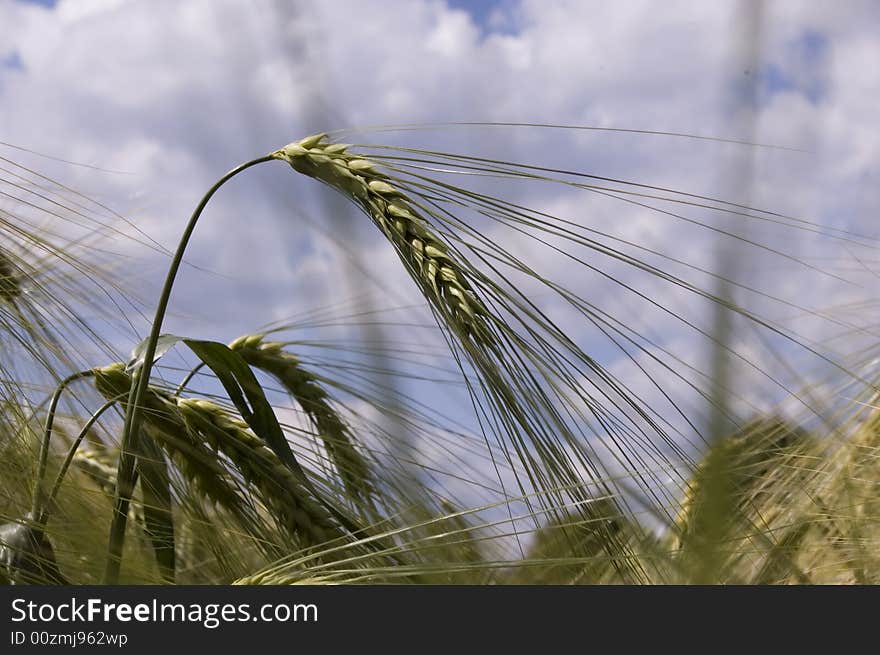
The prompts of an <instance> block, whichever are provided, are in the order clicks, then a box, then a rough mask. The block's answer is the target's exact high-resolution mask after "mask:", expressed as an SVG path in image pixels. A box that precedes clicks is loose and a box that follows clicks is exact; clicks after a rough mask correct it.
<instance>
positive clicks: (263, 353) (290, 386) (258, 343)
mask: <svg viewBox="0 0 880 655" xmlns="http://www.w3.org/2000/svg"><path fill="white" fill-rule="evenodd" d="M229 347H230V348H231V349H232V350H235V351H236V352H238V354H240V355H241V356H242V358H243V359H244V360H245V361H246V362H247V363H248V364H249V365H250V366H253V367H255V368H258V369H260V370H262V371H265V372H266V373H268V374H270V375H272V376H273V377H275V378H276V379H277V380H278V381H279V382H280V383H281V384H282V385H283V386H284V388H285V389H286V390H287V392H288V393H289V394H290V395H291V396H292V397H293V399H294V400H296V402H297V403H299V405H300V407H302V409H303V411H304V412H305V413H306V414H307V415H308V416H309V418H310V419H311V421H312V423H313V424H314V426H315V429H316V431H317V433H318V435H319V436H320V437H321V439H322V441H323V442H324V446H325V447H326V449H327V453H328V455H329V456H330V458H331V460H332V461H333V463H334V465H335V466H336V469H337V471H339V475H340V477H341V478H342V482H343V484H344V485H345V489H346V491H347V492H348V494H349V495H350V496H352V497H354V498H357V499H359V500H364V501H366V500H368V499H369V498H370V497H371V495H372V493H373V487H372V484H371V481H370V477H371V476H370V469H369V466H368V465H367V462H366V460H365V459H364V458H363V456H362V455H361V454H360V453H359V452H358V451H357V449H356V448H355V446H354V443H353V442H352V437H351V434H350V431H349V428H348V426H347V425H346V423H345V421H344V420H343V419H342V417H341V416H340V415H339V413H338V412H337V411H336V410H335V409H334V408H333V406H332V405H331V404H330V400H329V397H328V396H327V392H326V391H325V390H324V388H323V387H322V386H321V385H320V383H319V381H318V377H317V376H316V375H314V374H313V373H311V372H309V371H307V370H306V369H304V368H303V367H302V365H301V363H300V360H299V358H298V357H296V355H294V354H292V353H289V352H285V350H284V346H283V344H281V343H276V342H269V341H264V340H263V335H247V336H243V337H240V338H238V339H236V340H235V341H233V342H232V343H231V344H229Z"/></svg>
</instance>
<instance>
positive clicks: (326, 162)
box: [272, 134, 488, 338]
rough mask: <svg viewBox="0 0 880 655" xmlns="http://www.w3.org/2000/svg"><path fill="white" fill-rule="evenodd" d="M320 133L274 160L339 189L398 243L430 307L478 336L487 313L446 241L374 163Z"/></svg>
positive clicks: (282, 151) (284, 150)
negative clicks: (432, 306) (285, 163)
mask: <svg viewBox="0 0 880 655" xmlns="http://www.w3.org/2000/svg"><path fill="white" fill-rule="evenodd" d="M325 138H326V135H325V134H316V135H314V136H310V137H307V138H305V139H302V140H301V141H296V142H294V143H291V144H288V145H287V146H285V147H283V148H281V149H280V150H277V151H276V152H274V153H272V156H273V157H275V158H276V159H281V160H283V161H286V162H288V163H289V164H290V165H291V166H293V168H294V169H295V170H296V171H298V172H300V173H302V174H304V175H308V176H309V177H312V178H315V179H317V180H320V181H321V182H324V183H325V184H328V185H329V186H331V187H333V188H334V189H336V190H338V191H340V192H341V193H342V194H343V195H345V196H347V197H349V198H350V199H351V200H352V201H354V202H355V203H356V204H357V205H358V206H359V207H360V208H361V209H362V210H363V211H364V212H365V213H366V214H367V216H369V217H370V218H371V219H372V220H373V222H374V223H375V224H376V226H377V227H378V228H379V229H380V230H382V233H383V234H384V235H385V236H386V237H387V238H388V240H389V241H391V243H392V244H393V245H394V247H395V248H396V249H397V252H398V253H399V255H400V257H401V259H402V260H403V261H404V263H405V264H406V266H407V267H408V268H409V270H410V271H411V273H413V276H414V277H415V279H416V280H417V281H418V283H419V284H420V286H422V288H423V289H424V290H425V292H426V295H427V296H428V298H429V299H430V300H431V301H432V304H433V305H434V306H435V307H436V308H437V309H438V310H439V311H440V312H441V313H442V314H443V315H444V317H445V318H447V319H448V320H449V323H450V325H451V326H453V328H455V329H456V331H458V332H459V333H460V335H461V336H462V337H465V338H466V337H468V336H472V335H473V336H480V334H482V333H484V332H485V330H486V329H487V326H486V325H485V324H484V323H483V319H484V318H485V317H486V316H488V312H487V311H486V309H485V308H484V306H483V304H482V303H481V302H480V300H479V299H478V298H477V296H476V295H475V294H474V292H473V289H472V288H471V285H470V284H469V283H468V280H467V278H468V276H467V273H466V271H465V269H464V268H463V267H462V266H461V264H460V263H459V262H458V261H456V259H455V256H454V254H453V253H451V252H450V251H449V248H448V247H447V246H446V245H445V244H444V243H443V240H442V239H441V238H440V237H439V236H437V235H436V234H435V233H434V232H432V230H431V228H430V226H429V225H428V223H427V221H425V220H424V218H422V217H421V216H419V213H418V211H417V209H416V208H415V206H414V204H413V203H412V201H411V200H410V199H409V198H408V197H407V195H406V194H405V193H403V192H402V191H401V190H400V189H398V188H397V187H395V186H393V185H392V184H391V183H390V178H389V177H388V176H387V175H385V174H384V173H382V172H381V171H380V170H378V168H377V165H376V163H375V162H373V161H371V160H369V159H366V158H362V157H359V156H356V155H353V154H350V153H348V152H346V149H347V147H348V146H346V145H344V144H338V143H329V142H327V141H325Z"/></svg>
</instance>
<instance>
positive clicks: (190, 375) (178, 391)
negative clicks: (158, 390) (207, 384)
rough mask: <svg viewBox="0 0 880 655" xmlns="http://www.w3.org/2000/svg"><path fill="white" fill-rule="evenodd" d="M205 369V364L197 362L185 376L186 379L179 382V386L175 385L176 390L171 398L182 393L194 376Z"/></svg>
mask: <svg viewBox="0 0 880 655" xmlns="http://www.w3.org/2000/svg"><path fill="white" fill-rule="evenodd" d="M204 367H205V362H199V363H198V364H197V365H196V366H195V367H193V369H192V370H191V371H190V372H189V373H187V374H186V377H185V378H183V380H181V382H180V384H178V385H177V388H176V389H175V390H174V393H173V394H172V395H173V396H179V395H180V394H182V393H183V390H184V389H186V385H188V384H189V383H190V380H192V379H193V378H194V377H195V376H196V375H198V373H199V371H201V370H202V369H203V368H204Z"/></svg>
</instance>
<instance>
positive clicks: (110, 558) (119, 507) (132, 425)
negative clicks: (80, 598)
mask: <svg viewBox="0 0 880 655" xmlns="http://www.w3.org/2000/svg"><path fill="white" fill-rule="evenodd" d="M273 159H275V158H274V157H273V156H272V155H265V156H263V157H259V158H258V159H253V160H251V161H249V162H246V163H244V164H241V165H240V166H237V167H235V168H233V169H232V170H231V171H229V172H228V173H226V175H224V176H223V177H221V178H220V179H219V180H217V181H216V182H215V183H214V185H213V186H212V187H211V188H210V189H208V192H207V193H206V194H205V195H204V196H203V197H202V199H201V201H199V204H198V206H197V207H196V209H195V211H193V214H192V216H191V217H190V219H189V223H187V225H186V228H185V229H184V231H183V234H182V235H181V237H180V242H179V243H178V244H177V251H176V252H175V253H174V257H173V258H172V260H171V265H170V266H169V268H168V273H167V275H166V277H165V284H164V286H163V287H162V293H161V295H160V296H159V303H158V305H157V306H156V315H155V317H154V318H153V324H152V326H151V330H150V336H149V337H148V339H147V344H146V348H145V351H144V362H143V365H142V366H141V367H140V368H139V369H138V370H136V371H135V372H134V373H133V375H132V384H131V391H130V393H129V395H128V402H127V406H126V411H125V424H124V426H123V428H122V439H121V443H120V456H119V468H118V470H117V474H116V498H115V500H114V507H113V521H112V524H111V526H110V539H109V543H108V545H107V567H106V569H105V570H104V583H105V584H117V582H118V581H119V568H120V566H121V564H122V545H123V542H124V540H125V524H126V519H127V518H128V503H129V500H130V498H131V493H132V490H133V487H134V485H133V484H132V476H133V475H134V455H133V453H134V452H137V448H136V445H137V444H136V443H135V442H136V440H137V439H138V435H139V433H140V419H141V417H140V405H141V402H142V401H143V399H144V396H145V394H146V392H147V386H148V384H149V381H150V372H151V370H152V367H153V358H154V357H155V356H156V345H157V343H158V341H159V335H160V334H161V332H162V322H163V320H164V319H165V312H166V310H167V309H168V301H169V300H170V298H171V289H172V287H173V286H174V280H175V278H176V277H177V271H178V269H179V268H180V264H181V262H182V261H183V254H184V252H185V251H186V246H187V244H188V243H189V239H190V237H191V236H192V233H193V230H194V229H195V227H196V223H198V221H199V217H200V216H201V215H202V211H203V210H204V209H205V206H206V205H207V204H208V201H209V200H210V199H211V197H212V196H213V195H214V194H215V193H216V192H217V190H218V189H219V188H220V187H221V186H223V185H224V184H225V183H226V182H228V181H229V180H230V179H232V178H233V177H235V176H236V175H238V174H239V173H241V172H242V171H244V170H246V169H248V168H250V167H251V166H256V165H257V164H261V163H263V162H267V161H272V160H273Z"/></svg>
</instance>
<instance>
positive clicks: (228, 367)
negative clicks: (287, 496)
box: [183, 339, 306, 481]
mask: <svg viewBox="0 0 880 655" xmlns="http://www.w3.org/2000/svg"><path fill="white" fill-rule="evenodd" d="M183 342H184V343H185V344H186V345H187V346H189V348H190V349H191V350H192V351H193V352H194V353H195V354H196V356H197V357H198V358H199V359H201V360H202V362H203V363H204V364H205V366H207V367H208V368H210V369H211V370H212V371H213V372H214V374H215V375H216V376H217V379H218V380H220V383H221V384H222V385H223V388H224V389H225V390H226V393H227V395H228V396H229V399H230V400H231V401H232V402H233V404H235V407H236V409H237V410H238V412H239V414H241V417H242V418H243V419H244V421H245V422H246V423H247V424H248V426H249V427H250V428H251V430H253V431H254V434H256V435H257V436H258V437H260V438H261V439H262V440H263V441H264V442H265V443H266V445H268V446H269V448H271V449H272V451H273V452H274V453H275V454H276V455H277V456H278V458H279V459H280V460H281V462H282V463H283V464H284V465H285V466H287V467H288V468H289V469H290V470H291V471H293V472H294V473H295V474H296V475H297V476H299V478H300V479H301V480H303V481H306V476H305V472H304V471H303V469H302V467H301V466H300V464H299V462H298V461H297V460H296V457H295V456H294V454H293V451H292V450H291V449H290V444H289V443H287V438H286V437H285V436H284V432H283V431H282V429H281V426H280V425H279V424H278V419H277V418H276V416H275V412H274V411H273V410H272V406H271V405H270V404H269V401H268V400H267V399H266V394H265V393H263V388H262V387H261V386H260V383H259V382H258V381H257V378H256V376H255V375H254V373H253V371H252V370H251V368H250V366H248V364H247V362H246V361H245V360H244V359H243V358H242V357H241V355H239V354H238V353H237V352H235V351H234V350H231V349H230V348H229V346H227V345H226V344H223V343H218V342H216V341H199V340H196V339H184V340H183Z"/></svg>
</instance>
